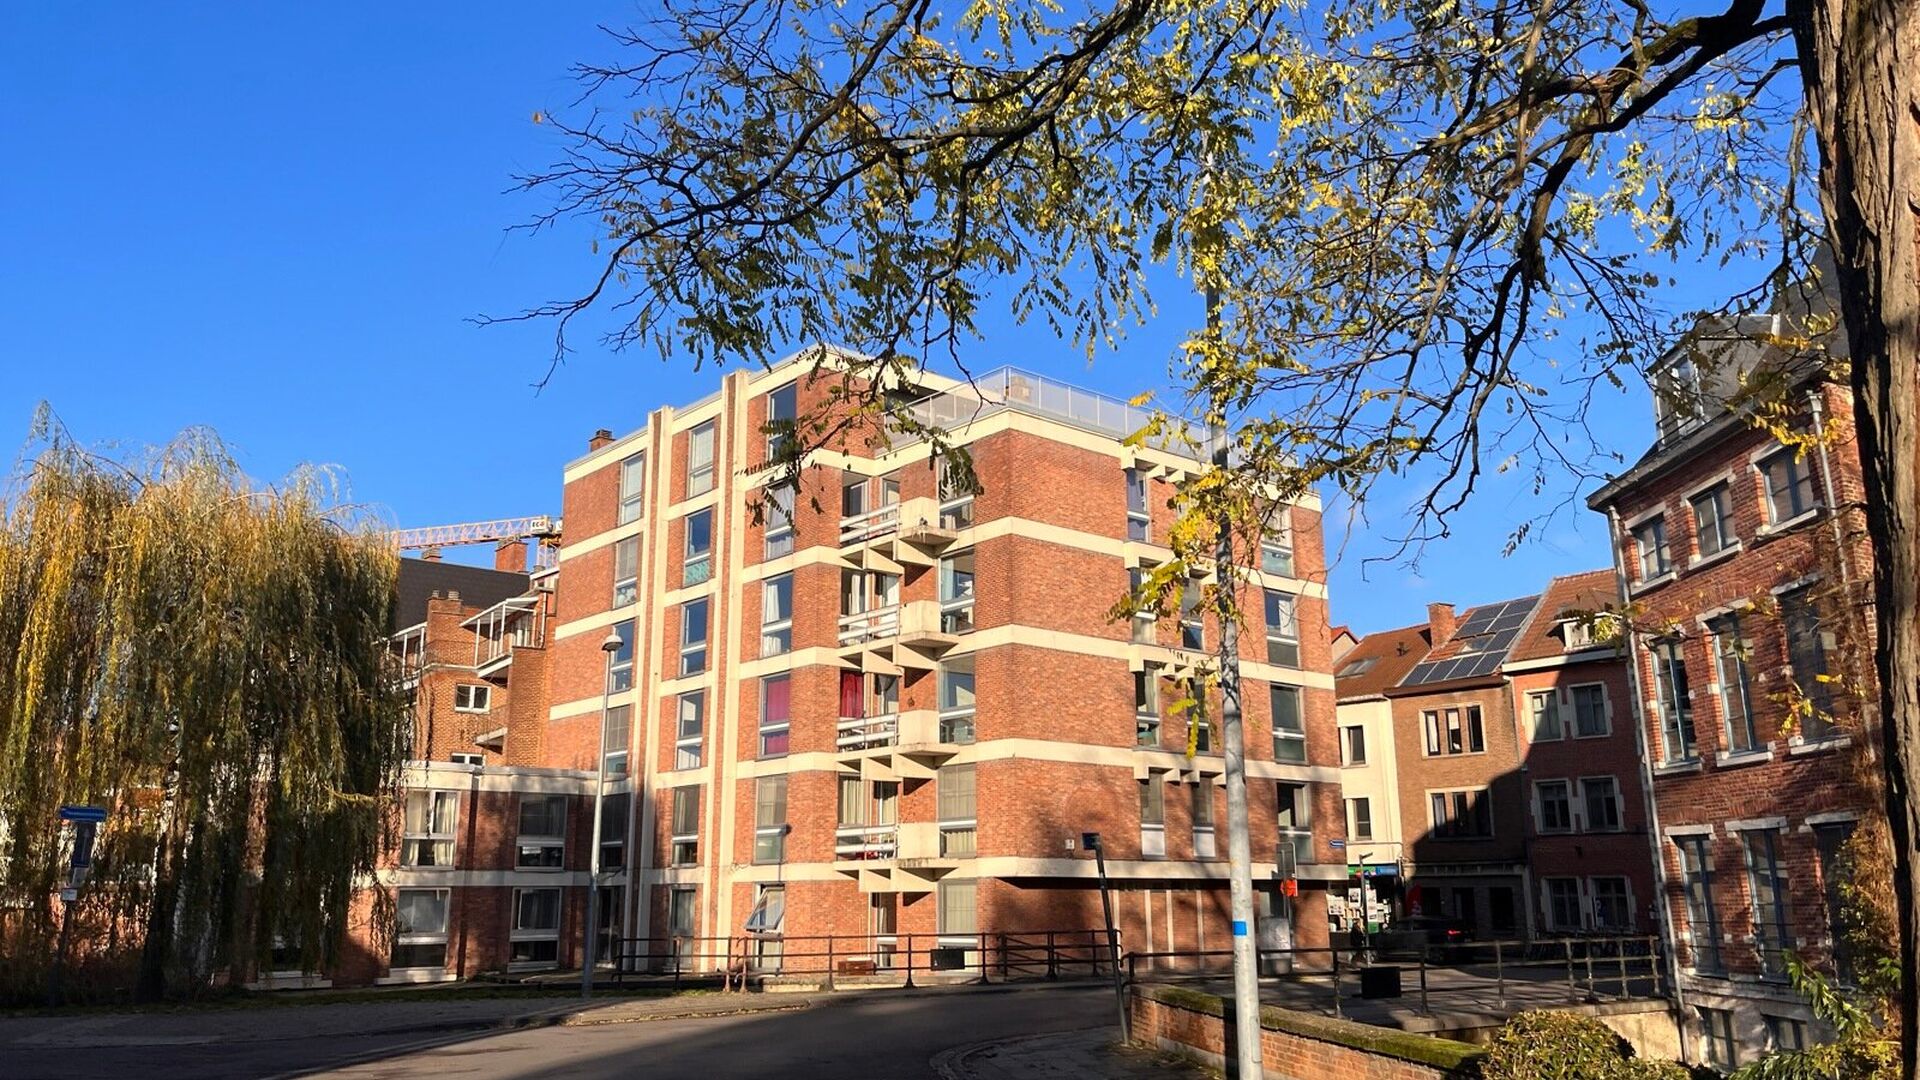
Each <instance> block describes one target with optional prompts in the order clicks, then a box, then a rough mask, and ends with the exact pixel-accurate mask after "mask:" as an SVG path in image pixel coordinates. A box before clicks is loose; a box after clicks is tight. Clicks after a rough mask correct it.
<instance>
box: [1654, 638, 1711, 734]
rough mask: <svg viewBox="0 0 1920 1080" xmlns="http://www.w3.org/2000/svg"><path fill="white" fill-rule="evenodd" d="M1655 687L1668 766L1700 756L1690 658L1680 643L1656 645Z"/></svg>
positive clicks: (1659, 642)
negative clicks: (1688, 678)
mask: <svg viewBox="0 0 1920 1080" xmlns="http://www.w3.org/2000/svg"><path fill="white" fill-rule="evenodd" d="M1653 675H1654V688H1655V691H1656V693H1657V694H1658V696H1659V699H1660V745H1661V754H1662V758H1663V760H1664V761H1666V762H1668V763H1673V762H1681V761H1692V760H1694V759H1695V758H1697V757H1698V756H1699V755H1700V748H1699V747H1698V746H1697V745H1696V744H1695V743H1694V741H1693V695H1692V691H1691V690H1690V689H1689V688H1688V686H1687V658H1686V655H1685V654H1684V653H1682V652H1681V650H1680V643H1679V642H1678V641H1671V640H1669V641H1656V642H1654V644H1653Z"/></svg>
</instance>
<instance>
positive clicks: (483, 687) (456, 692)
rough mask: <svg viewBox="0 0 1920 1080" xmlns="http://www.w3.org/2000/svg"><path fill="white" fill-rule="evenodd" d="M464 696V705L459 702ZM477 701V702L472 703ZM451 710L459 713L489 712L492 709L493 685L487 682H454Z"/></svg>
mask: <svg viewBox="0 0 1920 1080" xmlns="http://www.w3.org/2000/svg"><path fill="white" fill-rule="evenodd" d="M463 697H464V698H466V699H467V703H466V704H465V705H462V704H460V699H461V698H463ZM476 701H478V702H479V704H477V705H476V704H474V702H476ZM453 711H454V712H461V713H482V714H484V713H490V712H492V711H493V687H492V686H491V685H490V684H488V683H464V682H463V683H454V684H453Z"/></svg>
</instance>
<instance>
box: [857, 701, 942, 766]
mask: <svg viewBox="0 0 1920 1080" xmlns="http://www.w3.org/2000/svg"><path fill="white" fill-rule="evenodd" d="M940 736H941V731H940V715H939V714H938V713H936V712H934V711H933V710H932V709H909V710H907V711H906V712H903V713H898V714H891V713H890V714H887V715H883V716H849V717H842V718H841V719H840V725H839V732H838V737H837V739H836V743H837V751H838V755H837V756H838V757H839V759H840V767H841V768H842V769H844V770H846V771H847V772H849V773H858V774H859V775H860V778H861V779H863V780H881V781H886V780H931V779H933V777H934V775H935V774H936V773H937V772H939V769H940V766H941V765H942V764H944V763H945V762H946V761H947V759H949V758H951V757H953V756H954V755H955V754H956V753H958V752H959V751H960V747H959V746H958V745H956V744H953V743H949V742H943V741H942V740H941V737H940Z"/></svg>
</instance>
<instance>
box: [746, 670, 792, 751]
mask: <svg viewBox="0 0 1920 1080" xmlns="http://www.w3.org/2000/svg"><path fill="white" fill-rule="evenodd" d="M775 686H785V687H786V694H787V704H786V715H784V716H782V717H780V718H779V719H778V720H775V719H773V708H772V706H770V705H769V704H768V702H769V701H770V700H772V695H771V694H770V693H769V692H768V691H769V690H771V689H772V688H773V687H775ZM758 736H759V743H758V746H759V753H758V754H756V755H755V756H756V757H758V758H760V759H761V760H763V761H764V760H766V759H768V758H782V757H786V756H787V755H788V754H790V753H792V752H793V674H792V673H791V672H786V671H779V672H774V673H773V674H770V675H762V676H761V677H760V725H759V731H758ZM776 740H777V742H778V748H777V749H776V748H775V745H774V744H775V741H776Z"/></svg>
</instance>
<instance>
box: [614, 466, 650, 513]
mask: <svg viewBox="0 0 1920 1080" xmlns="http://www.w3.org/2000/svg"><path fill="white" fill-rule="evenodd" d="M646 503H647V455H645V454H635V455H633V456H632V457H630V458H628V459H627V460H625V461H623V462H621V463H620V515H619V518H618V521H617V523H618V524H621V525H625V524H626V523H627V522H629V521H638V520H640V515H641V513H642V512H643V511H645V510H646Z"/></svg>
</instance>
